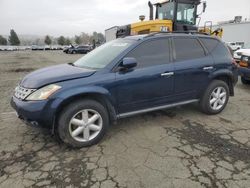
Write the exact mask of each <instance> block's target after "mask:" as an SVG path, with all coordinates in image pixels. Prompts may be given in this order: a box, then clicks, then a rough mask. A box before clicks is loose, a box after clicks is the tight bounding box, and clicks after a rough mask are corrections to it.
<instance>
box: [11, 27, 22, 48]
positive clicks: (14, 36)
mask: <svg viewBox="0 0 250 188" xmlns="http://www.w3.org/2000/svg"><path fill="white" fill-rule="evenodd" d="M9 42H10V44H11V45H14V46H18V45H20V40H19V38H18V36H17V34H16V32H15V31H14V30H13V29H11V30H10V36H9Z"/></svg>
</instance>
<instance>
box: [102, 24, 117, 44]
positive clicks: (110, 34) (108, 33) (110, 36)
mask: <svg viewBox="0 0 250 188" xmlns="http://www.w3.org/2000/svg"><path fill="white" fill-rule="evenodd" d="M117 30H118V26H114V27H111V28H109V29H106V30H105V39H106V42H108V41H111V40H114V39H116V33H117Z"/></svg>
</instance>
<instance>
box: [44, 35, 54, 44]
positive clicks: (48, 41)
mask: <svg viewBox="0 0 250 188" xmlns="http://www.w3.org/2000/svg"><path fill="white" fill-rule="evenodd" d="M44 43H45V44H47V45H51V43H52V41H51V39H50V37H49V35H46V36H45V39H44Z"/></svg>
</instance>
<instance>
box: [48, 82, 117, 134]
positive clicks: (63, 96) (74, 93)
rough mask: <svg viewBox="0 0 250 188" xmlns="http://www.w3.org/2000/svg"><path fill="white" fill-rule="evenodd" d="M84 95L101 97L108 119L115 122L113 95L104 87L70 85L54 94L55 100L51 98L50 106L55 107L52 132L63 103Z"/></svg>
mask: <svg viewBox="0 0 250 188" xmlns="http://www.w3.org/2000/svg"><path fill="white" fill-rule="evenodd" d="M84 95H89V96H90V97H93V96H98V99H101V100H103V101H104V102H105V104H106V107H107V110H108V113H109V117H110V121H111V123H115V122H116V120H117V113H116V108H115V106H116V103H115V101H114V97H112V94H111V93H110V92H109V91H108V90H107V89H105V88H103V87H100V86H84V87H80V86H78V87H72V88H68V89H66V90H64V91H62V92H60V93H58V94H57V95H56V96H55V100H53V102H52V104H50V105H51V107H53V109H55V113H54V123H53V126H52V134H54V131H55V126H56V125H55V123H56V118H57V117H56V116H57V115H58V113H59V112H60V110H61V108H62V106H63V105H65V104H67V103H68V102H70V101H71V100H73V99H74V98H77V97H81V96H84ZM99 97H100V98H99Z"/></svg>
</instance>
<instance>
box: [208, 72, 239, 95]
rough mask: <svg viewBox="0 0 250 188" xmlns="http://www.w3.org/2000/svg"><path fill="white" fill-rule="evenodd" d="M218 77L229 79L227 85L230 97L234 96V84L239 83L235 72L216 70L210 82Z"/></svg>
mask: <svg viewBox="0 0 250 188" xmlns="http://www.w3.org/2000/svg"><path fill="white" fill-rule="evenodd" d="M218 77H227V78H228V81H227V83H228V87H229V91H230V96H234V84H235V83H236V82H237V78H235V77H234V74H233V72H232V71H230V70H228V69H221V70H216V71H214V72H213V73H211V74H210V75H209V79H210V81H212V80H214V79H215V78H218Z"/></svg>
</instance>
